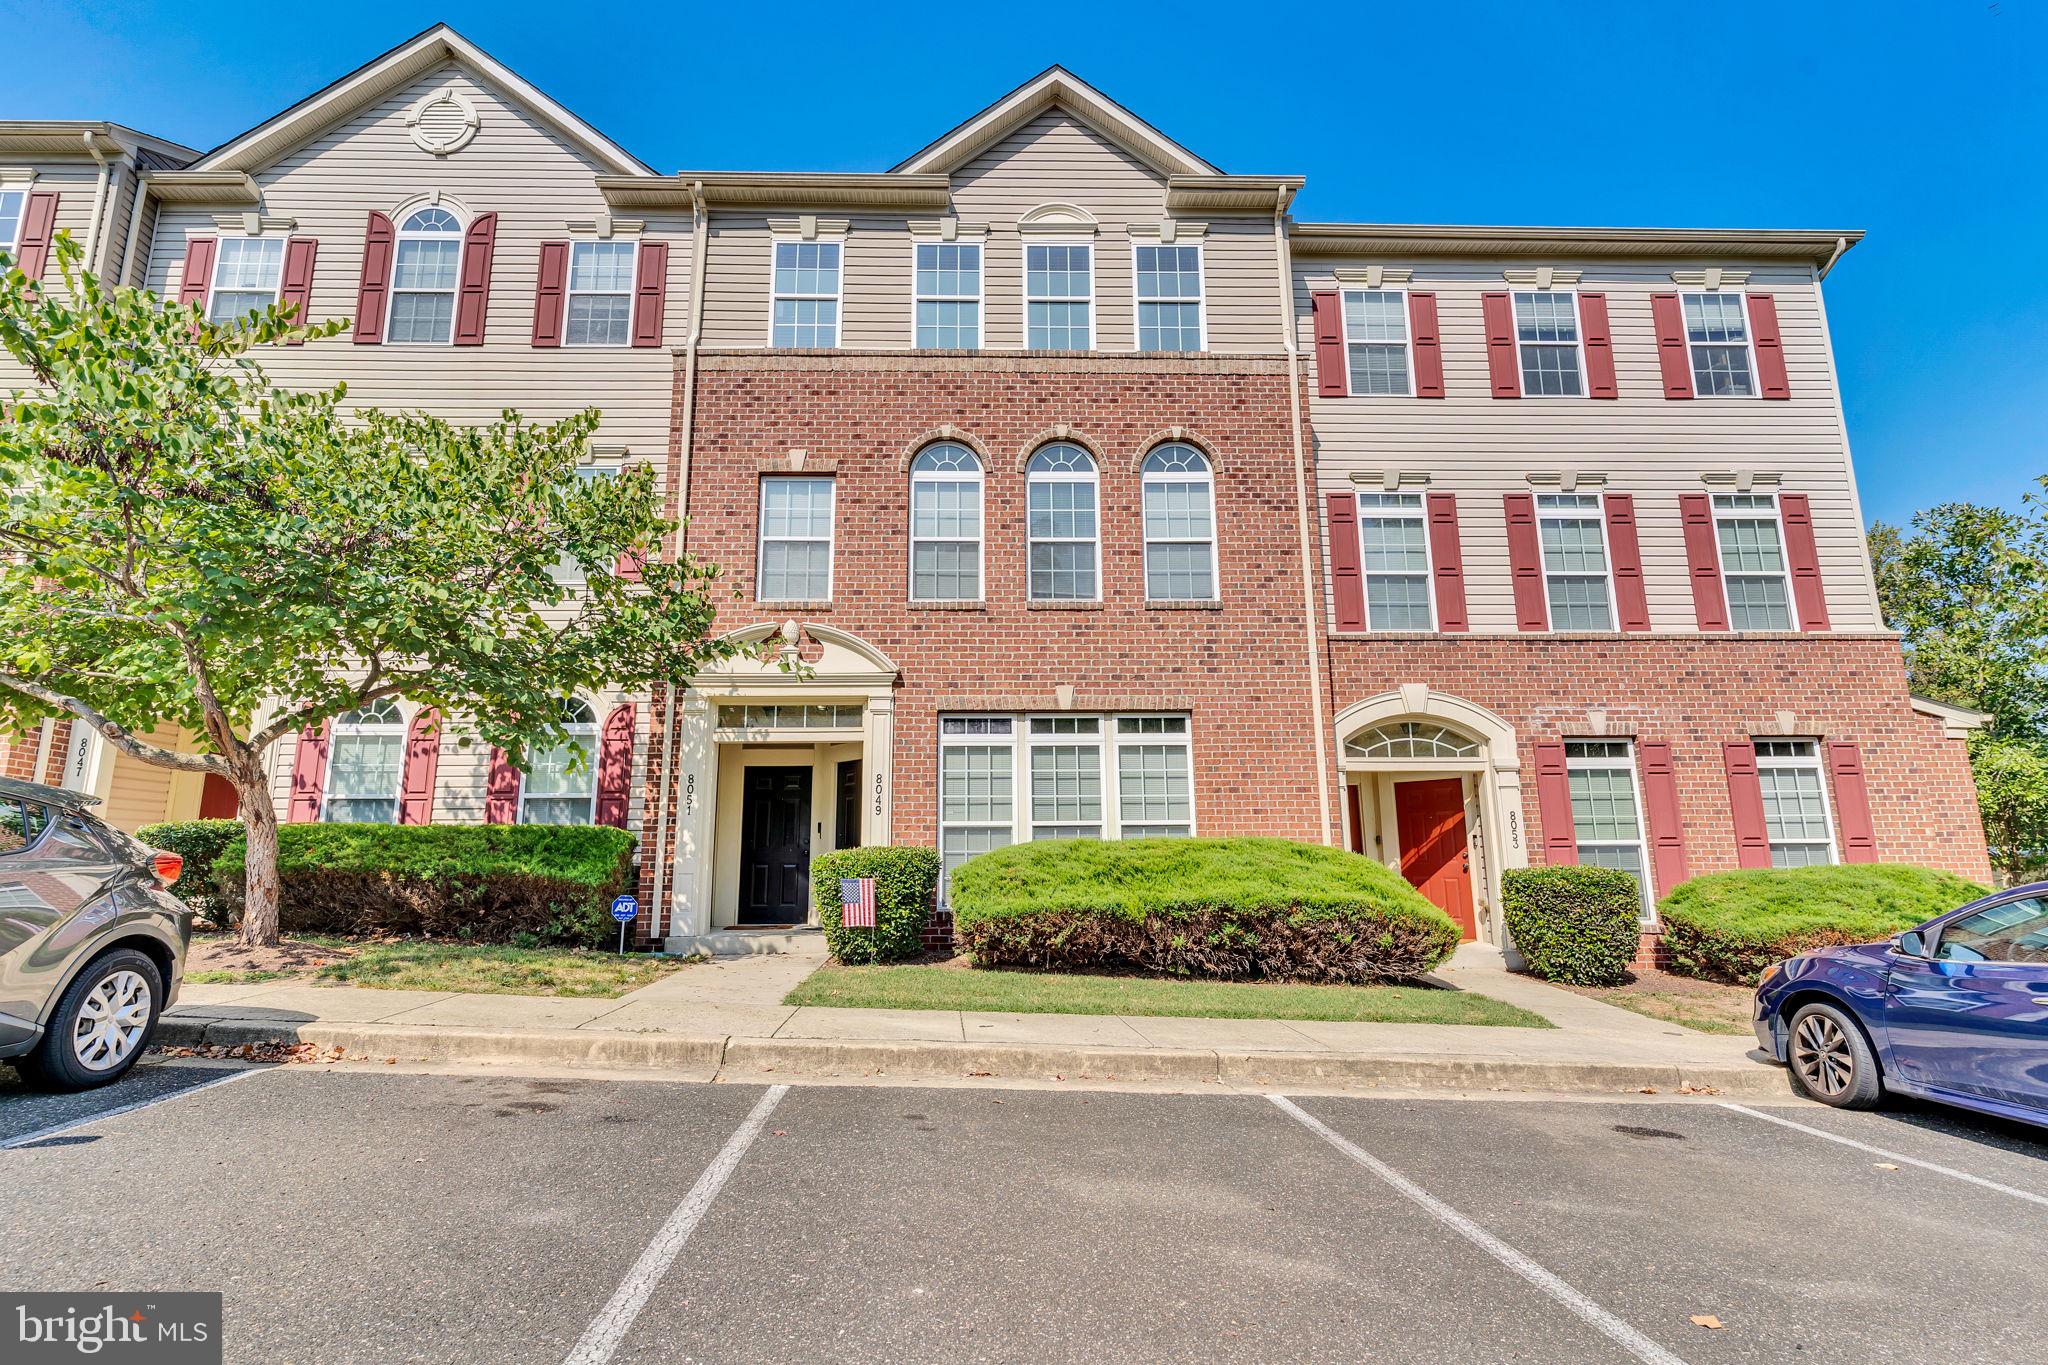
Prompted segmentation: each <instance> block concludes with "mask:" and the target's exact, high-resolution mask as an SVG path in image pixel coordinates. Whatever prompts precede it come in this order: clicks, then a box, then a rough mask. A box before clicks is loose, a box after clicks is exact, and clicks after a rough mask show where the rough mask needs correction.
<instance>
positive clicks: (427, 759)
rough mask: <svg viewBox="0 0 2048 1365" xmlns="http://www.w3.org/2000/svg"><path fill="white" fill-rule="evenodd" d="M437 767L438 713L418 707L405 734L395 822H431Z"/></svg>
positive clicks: (412, 823) (439, 725)
mask: <svg viewBox="0 0 2048 1365" xmlns="http://www.w3.org/2000/svg"><path fill="white" fill-rule="evenodd" d="M440 766H441V713H440V712H439V711H436V710H435V709H434V708H433V707H431V706H426V707H422V708H420V710H419V712H418V713H417V714H415V715H414V716H413V718H412V724H411V725H410V726H409V727H407V729H406V732H405V776H404V779H403V780H402V781H401V782H400V783H399V787H398V823H399V824H401V825H429V824H432V823H433V821H434V774H435V773H436V772H437V771H439V769H440Z"/></svg>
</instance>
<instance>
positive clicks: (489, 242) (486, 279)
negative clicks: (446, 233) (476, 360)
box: [455, 213, 498, 346]
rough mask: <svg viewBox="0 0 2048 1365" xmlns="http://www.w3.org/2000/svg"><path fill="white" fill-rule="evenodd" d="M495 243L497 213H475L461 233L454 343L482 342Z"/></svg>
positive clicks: (469, 343) (472, 343)
mask: <svg viewBox="0 0 2048 1365" xmlns="http://www.w3.org/2000/svg"><path fill="white" fill-rule="evenodd" d="M497 244H498V215H497V214H495V213H479V214H478V215H477V216H476V221H475V222H473V223H471V224H470V225H469V231H468V232H465V233H463V234H462V287H461V289H460V291H459V292H458V293H457V294H456V296H455V344H456V345H457V346H481V345H483V344H484V316H485V314H486V313H488V312H489V310H490V306H491V254H492V252H493V251H495V250H496V248H497Z"/></svg>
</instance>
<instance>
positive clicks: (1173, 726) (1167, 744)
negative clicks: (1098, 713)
mask: <svg viewBox="0 0 2048 1365" xmlns="http://www.w3.org/2000/svg"><path fill="white" fill-rule="evenodd" d="M1190 766H1191V765H1190V763H1189V759H1188V718H1187V717H1186V716H1118V717H1117V718H1116V801H1117V814H1116V818H1117V833H1118V837H1120V838H1124V839H1156V838H1160V837H1163V836H1167V835H1188V834H1192V833H1194V830H1195V796H1194V784H1193V780H1192V778H1191V777H1190V775H1189V769H1190Z"/></svg>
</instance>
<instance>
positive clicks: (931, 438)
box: [896, 422, 995, 474]
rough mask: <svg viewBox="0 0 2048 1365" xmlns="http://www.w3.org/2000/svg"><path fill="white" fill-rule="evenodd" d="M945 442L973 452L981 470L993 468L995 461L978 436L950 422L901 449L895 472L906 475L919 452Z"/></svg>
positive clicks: (934, 428)
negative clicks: (979, 462) (964, 447)
mask: <svg viewBox="0 0 2048 1365" xmlns="http://www.w3.org/2000/svg"><path fill="white" fill-rule="evenodd" d="M946 441H950V442H952V443H953V444H954V445H961V446H966V447H967V448H968V449H969V450H971V451H973V452H974V455H975V458H976V459H978V460H980V461H981V467H982V468H983V469H991V468H993V467H994V465H995V461H994V460H993V459H992V458H990V456H989V451H988V446H987V445H986V444H985V443H984V442H983V441H982V439H981V438H980V437H979V436H976V435H975V434H974V433H973V432H971V431H962V430H961V429H960V428H959V427H956V426H954V425H953V424H952V423H951V422H941V423H939V424H938V425H937V426H935V427H933V428H932V429H931V430H930V431H927V432H925V433H924V434H923V435H921V436H918V437H917V438H916V439H914V440H912V441H911V443H910V444H909V445H907V446H905V447H903V454H902V456H901V458H899V459H898V460H897V461H896V469H897V472H898V473H902V474H908V473H909V472H910V462H911V461H912V460H915V459H916V458H917V457H918V454H919V452H921V451H922V450H924V449H925V448H926V447H927V446H935V445H938V444H940V443H941V442H946Z"/></svg>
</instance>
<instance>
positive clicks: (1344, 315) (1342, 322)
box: [1337, 285, 1415, 398]
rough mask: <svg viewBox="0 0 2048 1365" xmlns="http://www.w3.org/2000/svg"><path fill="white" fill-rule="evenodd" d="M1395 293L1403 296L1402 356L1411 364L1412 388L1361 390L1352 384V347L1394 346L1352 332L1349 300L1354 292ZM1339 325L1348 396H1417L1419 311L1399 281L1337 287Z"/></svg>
mask: <svg viewBox="0 0 2048 1365" xmlns="http://www.w3.org/2000/svg"><path fill="white" fill-rule="evenodd" d="M1365 294H1392V295H1394V296H1396V297H1397V298H1399V299H1400V300H1401V356H1402V359H1403V360H1405V361H1406V362H1407V365H1408V392H1406V393H1360V392H1359V391H1358V390H1357V389H1355V388H1353V387H1352V385H1351V348H1352V346H1353V345H1358V346H1391V345H1393V343H1392V342H1390V341H1383V340H1375V339H1374V338H1371V337H1357V338H1355V339H1354V338H1353V337H1352V335H1351V310H1350V309H1349V307H1348V306H1347V305H1346V300H1347V299H1349V298H1351V297H1352V296H1353V295H1365ZM1337 327H1338V331H1339V334H1340V335H1341V336H1342V337H1343V338H1344V395H1345V397H1347V398H1413V397H1414V396H1415V312H1414V309H1413V308H1412V307H1411V305H1410V304H1409V301H1408V291H1407V290H1406V289H1404V288H1401V287H1400V286H1398V285H1394V286H1387V287H1383V288H1379V289H1340V290H1338V291H1337Z"/></svg>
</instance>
